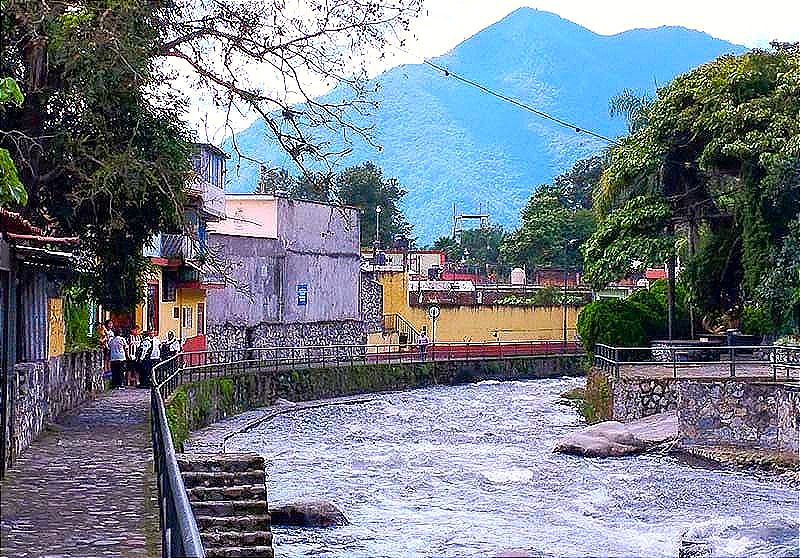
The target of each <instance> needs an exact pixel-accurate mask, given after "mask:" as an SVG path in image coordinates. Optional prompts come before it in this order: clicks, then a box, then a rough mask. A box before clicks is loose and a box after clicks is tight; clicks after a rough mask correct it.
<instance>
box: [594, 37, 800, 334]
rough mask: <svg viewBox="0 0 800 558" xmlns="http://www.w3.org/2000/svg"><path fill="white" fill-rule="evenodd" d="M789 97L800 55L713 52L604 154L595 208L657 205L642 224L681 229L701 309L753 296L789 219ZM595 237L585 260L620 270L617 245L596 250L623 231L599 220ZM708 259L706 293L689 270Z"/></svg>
mask: <svg viewBox="0 0 800 558" xmlns="http://www.w3.org/2000/svg"><path fill="white" fill-rule="evenodd" d="M798 93H800V57H798V56H797V53H796V51H795V50H793V49H792V47H791V45H790V46H786V45H783V46H781V45H777V47H776V48H775V49H774V50H772V51H763V50H755V51H752V52H749V53H746V54H743V55H741V56H723V57H720V58H718V59H717V60H715V61H713V62H711V63H709V64H705V65H702V66H700V67H698V68H696V69H694V70H692V71H690V72H687V73H686V74H683V75H681V76H678V77H677V78H675V79H674V80H673V81H672V82H671V83H670V84H669V85H668V86H666V87H664V88H662V89H660V90H659V91H658V95H657V97H656V98H655V99H654V100H653V102H652V104H651V105H650V106H649V107H648V109H647V122H646V124H644V125H642V126H641V127H639V128H637V129H636V130H635V131H633V133H631V134H630V135H629V136H627V137H626V138H623V139H622V140H620V142H619V144H618V145H615V146H613V147H612V148H611V150H610V153H609V157H608V164H607V166H606V169H605V170H604V172H603V175H602V179H601V182H600V187H599V188H598V189H597V191H596V195H595V209H596V210H597V212H598V214H599V215H600V217H601V218H603V219H614V220H615V221H616V222H617V223H622V222H623V221H624V220H625V219H626V217H625V216H624V215H621V214H620V213H622V214H624V213H626V212H629V211H631V210H633V209H635V208H634V207H632V206H631V205H629V204H628V200H630V199H631V198H634V197H636V196H644V197H645V199H655V200H660V201H661V203H663V204H666V208H667V209H668V212H667V214H665V215H663V225H664V228H663V229H662V230H661V231H656V230H653V231H651V232H652V234H653V235H654V236H656V237H658V236H660V235H663V234H667V235H669V234H670V233H671V231H673V230H674V231H675V232H676V234H677V235H678V237H680V236H684V235H685V238H686V242H685V246H686V248H685V251H684V259H685V261H686V264H687V275H688V277H689V278H690V280H689V282H688V283H689V285H688V286H689V292H690V297H691V299H692V302H693V304H699V305H701V310H702V311H703V312H705V313H709V312H726V313H728V312H732V311H735V307H741V306H743V305H745V306H746V305H748V304H753V303H756V302H757V301H758V299H759V298H760V297H761V295H760V294H759V292H760V291H759V286H760V285H762V284H763V281H764V278H765V277H766V276H767V275H768V274H769V272H770V271H771V270H772V269H773V268H774V266H775V265H776V263H777V258H778V254H779V251H780V247H781V246H782V245H783V239H784V238H785V237H786V236H787V234H788V228H789V224H790V223H791V222H792V221H793V220H794V219H796V217H797V214H798V208H799V207H800V164H799V163H798V162H799V161H800V150H799V149H798V145H800V122H799V121H798V118H797V114H798V112H800V94H798ZM614 214H617V215H616V216H614ZM612 216H613V217H612ZM619 230H620V232H623V233H624V230H623V228H620V229H619ZM597 235H598V236H597V237H596V238H595V239H594V240H595V241H594V242H592V243H590V245H589V246H591V247H592V250H593V251H594V255H595V256H597V257H599V258H601V259H600V260H599V261H597V262H595V264H594V265H595V267H596V268H598V269H602V268H604V267H606V268H608V269H609V270H612V272H613V273H616V274H617V275H624V274H625V273H626V271H627V266H626V265H624V264H625V262H623V261H621V259H620V258H619V251H617V250H613V249H612V250H606V248H607V247H609V246H611V245H612V243H615V244H616V245H617V246H620V245H624V244H625V240H626V237H625V235H624V234H622V235H609V234H608V227H604V226H603V224H602V223H601V225H600V227H599V228H598V233H597ZM600 235H603V236H604V237H605V239H601V238H600ZM679 249H680V246H677V245H676V246H673V249H672V253H673V254H674V253H676V252H677V251H678V250H679ZM714 260H716V261H717V262H718V264H712V263H711V262H713V261H714ZM717 265H719V266H721V267H719V269H722V270H724V273H722V274H721V275H717V274H715V273H712V274H711V277H712V278H713V277H718V278H717V279H714V281H716V285H717V287H715V288H716V289H717V290H718V292H717V293H713V292H712V293H709V292H708V290H709V289H708V287H709V283H710V281H709V274H707V273H704V272H702V271H701V270H702V269H706V270H711V271H713V270H714V269H715V268H717ZM732 282H733V284H732ZM723 294H724V296H723ZM774 319H775V321H774V325H775V327H776V328H777V327H778V322H779V320H780V318H779V316H777V315H775V316H774Z"/></svg>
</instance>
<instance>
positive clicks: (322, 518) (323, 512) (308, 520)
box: [269, 500, 349, 527]
mask: <svg viewBox="0 0 800 558" xmlns="http://www.w3.org/2000/svg"><path fill="white" fill-rule="evenodd" d="M269 514H270V516H271V519H272V524H273V525H288V526H292V527H333V526H337V525H347V524H348V523H349V521H347V517H345V515H344V513H343V512H342V510H340V509H339V508H337V507H336V506H335V505H333V504H332V503H330V502H326V501H324V500H313V501H306V502H295V503H291V504H284V505H282V506H278V507H275V508H272V509H270V510H269Z"/></svg>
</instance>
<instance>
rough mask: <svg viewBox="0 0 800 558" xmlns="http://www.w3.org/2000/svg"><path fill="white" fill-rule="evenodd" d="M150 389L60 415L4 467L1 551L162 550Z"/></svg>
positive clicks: (86, 553)
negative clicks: (14, 459) (156, 492)
mask: <svg viewBox="0 0 800 558" xmlns="http://www.w3.org/2000/svg"><path fill="white" fill-rule="evenodd" d="M149 408H150V392H149V391H148V390H137V389H133V388H129V389H124V390H114V391H112V392H108V393H105V394H103V395H102V396H101V397H99V398H98V399H96V400H94V401H91V402H88V403H86V404H84V405H83V406H81V407H79V408H78V409H76V410H75V411H72V412H71V413H68V414H66V415H65V416H63V417H61V418H60V419H59V420H58V423H57V424H56V425H54V427H53V428H52V429H51V430H50V431H48V432H46V433H45V434H43V435H42V436H41V438H40V439H39V440H37V441H36V442H34V443H33V444H32V445H31V447H29V448H28V449H27V450H25V452H24V453H23V455H22V456H20V458H19V460H18V461H17V463H15V465H14V467H12V468H11V469H9V470H8V471H7V472H6V478H5V479H3V482H2V484H1V485H0V489H2V490H1V492H2V494H0V497H2V506H1V507H0V557H3V558H11V557H30V558H32V557H34V556H35V557H48V558H56V557H59V558H60V557H78V556H80V557H87V558H89V557H111V556H115V557H117V556H118V557H122V558H128V557H131V558H133V557H145V556H148V557H149V556H157V555H159V554H160V551H159V546H160V536H159V532H158V500H157V497H156V494H155V490H156V488H155V482H154V480H153V474H152V450H151V443H150V430H149V423H148V412H149Z"/></svg>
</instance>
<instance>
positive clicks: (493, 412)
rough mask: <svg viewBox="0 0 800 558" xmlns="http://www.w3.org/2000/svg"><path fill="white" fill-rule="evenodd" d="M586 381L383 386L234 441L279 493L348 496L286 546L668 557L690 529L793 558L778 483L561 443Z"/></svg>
mask: <svg viewBox="0 0 800 558" xmlns="http://www.w3.org/2000/svg"><path fill="white" fill-rule="evenodd" d="M582 383H583V380H582V379H555V380H533V381H524V382H519V381H514V382H493V381H489V382H481V383H479V384H474V385H464V386H456V387H435V388H428V389H420V390H415V391H408V392H401V393H389V394H381V395H376V396H375V399H374V400H373V401H371V402H368V403H361V404H357V405H348V406H329V407H323V408H318V409H311V410H306V411H302V412H296V413H289V414H284V415H280V416H277V417H275V418H274V419H272V420H271V421H270V422H267V423H264V424H262V425H260V426H259V427H258V428H257V429H255V430H253V431H250V432H247V433H243V434H239V435H237V436H236V437H234V438H233V439H232V440H230V441H229V443H228V451H257V452H259V453H261V454H263V455H265V456H267V457H268V459H269V460H271V463H270V465H269V466H268V470H267V474H268V481H267V483H268V495H269V498H270V503H271V504H272V503H281V502H291V501H296V500H299V499H303V498H311V499H326V500H330V501H333V502H334V503H336V504H337V505H339V506H340V507H341V508H342V509H343V510H344V512H345V513H346V515H347V516H348V518H349V519H350V521H351V524H350V525H349V526H346V527H336V528H328V529H291V528H281V527H275V528H273V530H274V533H275V552H276V556H279V557H287V558H288V557H295V556H335V557H345V556H347V557H360V556H363V557H379V556H386V557H405V556H436V557H451V556H452V557H456V556H458V557H461V556H481V557H486V556H495V555H497V554H498V553H500V552H501V551H503V550H509V549H524V550H527V551H528V552H529V553H530V554H532V555H534V556H539V555H541V556H670V557H674V556H676V555H677V543H678V539H679V536H680V534H681V533H682V532H683V531H684V530H685V529H687V528H688V529H691V530H692V532H693V534H694V535H695V536H696V537H699V538H704V539H707V540H709V541H710V542H711V544H712V545H713V548H714V556H715V557H718V556H751V557H765V558H766V557H777V556H797V555H798V545H799V544H800V541H798V491H797V489H796V488H792V487H790V486H788V485H787V484H786V483H785V482H783V481H774V480H772V479H769V478H767V477H764V476H757V475H753V474H747V473H741V472H726V471H720V470H712V469H706V468H700V467H692V466H689V465H686V464H683V463H681V462H679V461H677V460H676V459H674V458H671V457H662V456H655V455H645V456H640V457H632V458H621V459H585V458H579V457H572V456H566V455H560V454H554V453H552V451H551V450H552V448H553V446H554V445H555V443H556V441H557V440H558V439H560V438H561V437H562V436H564V435H566V434H567V433H569V432H572V431H574V430H576V429H578V428H581V427H582V426H583V423H582V421H581V420H580V419H579V418H578V417H577V415H576V413H575V411H574V410H573V409H572V408H570V407H566V406H563V405H559V404H557V403H556V401H557V399H558V394H559V393H560V392H562V391H564V390H566V389H568V388H571V387H574V386H577V385H581V384H582Z"/></svg>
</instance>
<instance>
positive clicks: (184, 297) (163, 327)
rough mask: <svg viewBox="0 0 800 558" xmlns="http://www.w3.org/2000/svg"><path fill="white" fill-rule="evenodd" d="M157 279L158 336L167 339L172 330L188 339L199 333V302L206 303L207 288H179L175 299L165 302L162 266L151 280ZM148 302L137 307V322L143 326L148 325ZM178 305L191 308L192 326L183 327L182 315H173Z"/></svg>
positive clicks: (178, 335)
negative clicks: (146, 317)
mask: <svg viewBox="0 0 800 558" xmlns="http://www.w3.org/2000/svg"><path fill="white" fill-rule="evenodd" d="M156 280H157V281H158V297H159V305H158V336H159V337H160V338H161V339H166V338H167V333H168V332H170V331H172V332H173V333H174V334H175V335H176V336H177V337H178V338H180V339H188V338H189V337H194V336H195V335H197V304H198V303H201V302H202V303H205V301H206V292H205V290H203V289H177V293H176V295H175V300H174V301H168V302H164V300H163V298H162V296H163V294H164V293H163V289H162V283H163V278H162V275H161V268H158V271H157V272H156V273H155V275H154V276H153V277H152V278H151V281H156ZM148 303H149V301H146V302H145V304H140V305H139V306H137V307H136V319H135V323H136V324H138V325H139V326H140V327H142V328H144V327H145V326H146V324H145V321H146V319H145V316H147V312H146V305H147V304H148ZM176 307H177V308H190V309H191V313H192V325H191V327H181V320H180V317H178V318H174V317H173V316H174V314H173V311H174V309H175V308H176ZM182 312H183V311H182V310H180V311H179V313H178V315H179V316H181V315H182ZM206 323H208V322H206Z"/></svg>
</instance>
